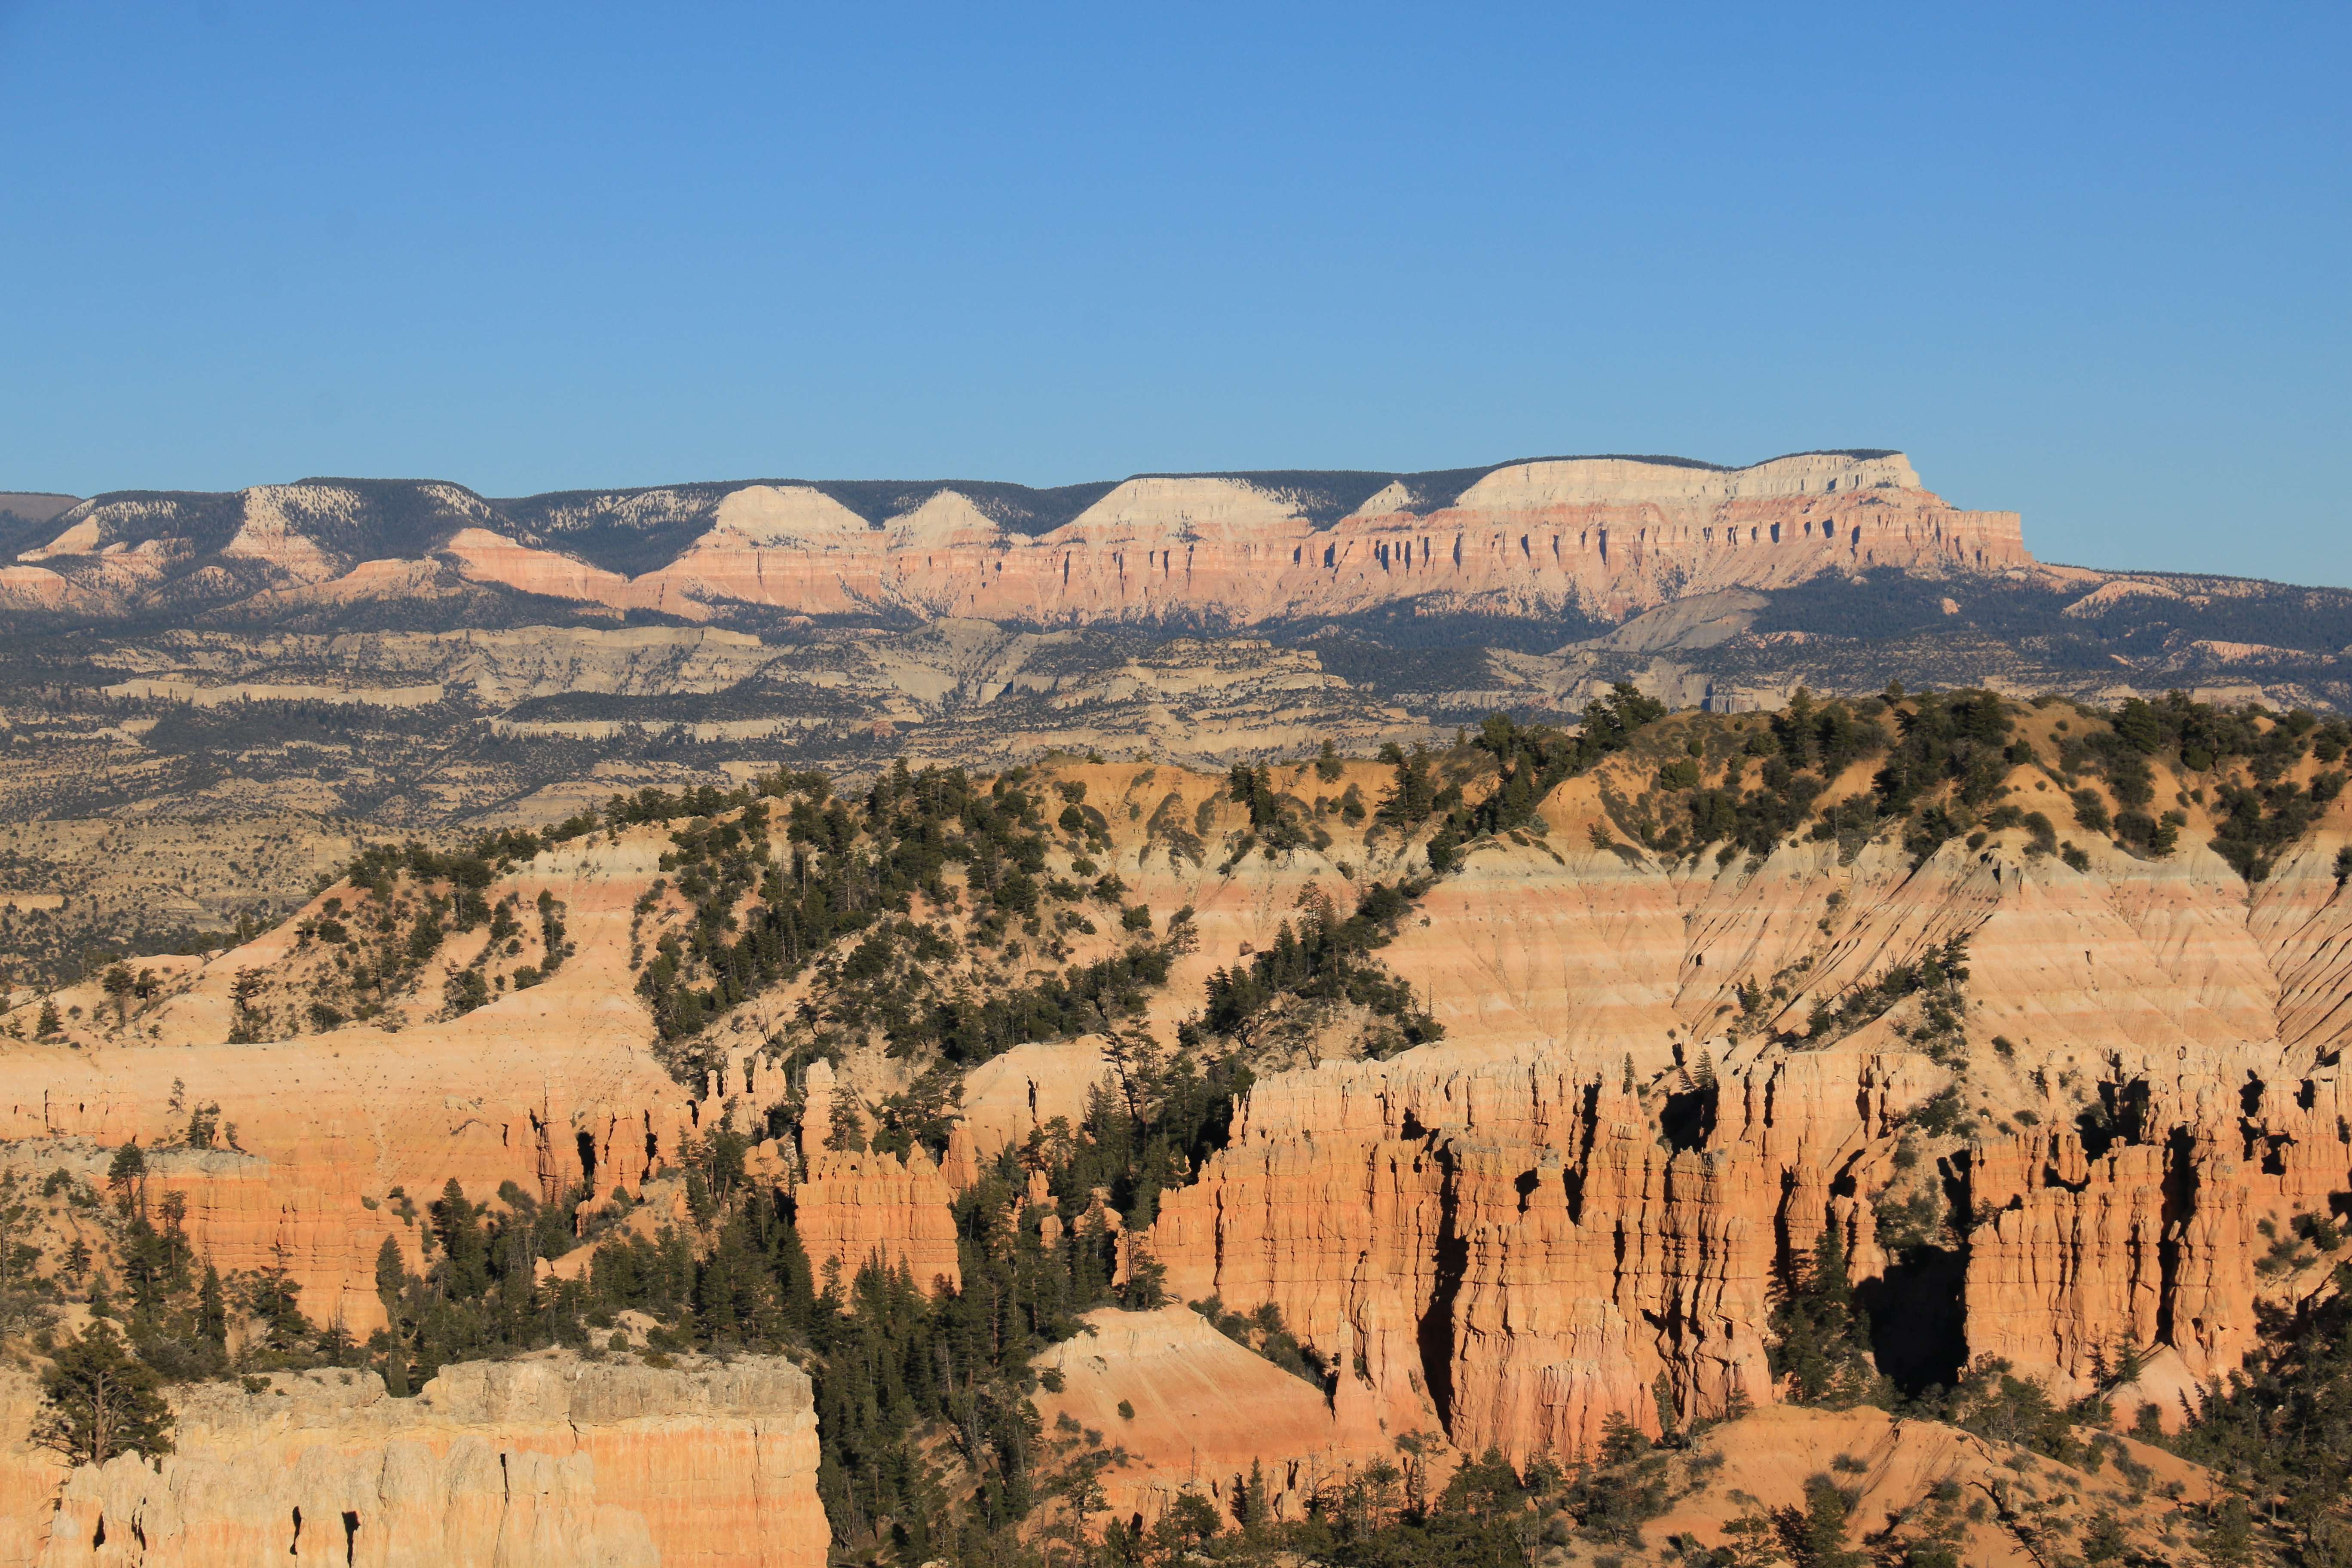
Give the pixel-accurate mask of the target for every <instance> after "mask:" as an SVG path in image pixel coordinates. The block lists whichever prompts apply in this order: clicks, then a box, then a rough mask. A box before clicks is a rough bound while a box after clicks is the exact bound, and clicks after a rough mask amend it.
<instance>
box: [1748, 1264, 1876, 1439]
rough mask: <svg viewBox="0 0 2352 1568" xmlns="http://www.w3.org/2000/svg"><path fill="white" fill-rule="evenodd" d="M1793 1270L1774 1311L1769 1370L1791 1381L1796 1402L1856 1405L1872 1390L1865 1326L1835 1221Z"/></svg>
mask: <svg viewBox="0 0 2352 1568" xmlns="http://www.w3.org/2000/svg"><path fill="white" fill-rule="evenodd" d="M1792 1273H1793V1275H1794V1278H1793V1279H1792V1280H1791V1281H1790V1285H1789V1286H1788V1288H1787V1289H1785V1290H1784V1291H1783V1292H1782V1294H1781V1298H1780V1302H1779V1304H1778V1305H1777V1306H1776V1307H1775V1309H1774V1310H1773V1313H1772V1327H1773V1330H1774V1331H1775V1332H1776V1333H1777V1334H1778V1335H1779V1337H1780V1342H1779V1343H1778V1344H1777V1345H1775V1346H1774V1347H1773V1348H1772V1369H1773V1371H1774V1372H1776V1373H1780V1375H1782V1376H1784V1377H1786V1378H1787V1379H1788V1380H1789V1396H1790V1400H1791V1401H1792V1402H1793V1403H1795V1404H1799V1405H1832V1406H1841V1407H1842V1406H1844V1405H1854V1404H1859V1403H1860V1402H1861V1401H1862V1400H1863V1399H1864V1397H1866V1396H1867V1395H1868V1394H1869V1393H1870V1384H1871V1374H1870V1370H1869V1367H1868V1364H1867V1363H1865V1361H1864V1356H1863V1342H1864V1340H1865V1339H1867V1337H1868V1334H1869V1325H1868V1322H1867V1321H1866V1320H1865V1319H1864V1317H1863V1314H1862V1313H1861V1312H1860V1310H1858V1309H1856V1307H1855V1306H1854V1300H1853V1280H1852V1279H1850V1278H1849V1277H1848V1275H1847V1272H1846V1261H1845V1238H1844V1237H1843V1236H1842V1235H1840V1234H1839V1227H1838V1226H1836V1225H1834V1224H1832V1225H1828V1226H1823V1227H1822V1238H1821V1242H1820V1245H1819V1246H1818V1247H1815V1249H1814V1251H1813V1254H1812V1256H1811V1258H1799V1259H1798V1260H1797V1263H1796V1267H1795V1268H1794V1269H1793V1270H1792Z"/></svg>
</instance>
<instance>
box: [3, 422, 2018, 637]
mask: <svg viewBox="0 0 2352 1568" xmlns="http://www.w3.org/2000/svg"><path fill="white" fill-rule="evenodd" d="M1438 478H1442V477H1437V476H1405V477H1402V478H1400V479H1398V480H1397V481H1396V482H1394V483H1391V484H1389V485H1387V486H1386V487H1384V488H1382V489H1379V490H1378V491H1377V492H1376V493H1373V494H1371V495H1370V497H1369V498H1367V499H1364V500H1360V501H1359V502H1358V503H1357V504H1356V505H1355V507H1354V510H1351V511H1349V513H1347V514H1346V515H1344V516H1339V517H1338V518H1336V519H1333V518H1331V517H1329V516H1328V515H1323V516H1319V517H1318V504H1317V501H1316V500H1315V499H1310V497H1309V495H1308V494H1307V493H1305V492H1302V491H1301V490H1299V489H1295V488H1292V487H1289V486H1286V485H1285V484H1283V483H1282V482H1280V480H1279V479H1277V478H1274V477H1250V476H1233V477H1159V478H1147V479H1129V480H1128V481H1126V482H1125V483H1123V484H1120V485H1117V486H1114V487H1111V488H1110V489H1108V493H1105V494H1103V495H1101V497H1100V499H1099V500H1097V501H1096V502H1095V503H1094V504H1093V505H1092V506H1090V507H1087V509H1086V510H1084V511H1082V512H1081V513H1079V514H1078V515H1077V516H1076V517H1075V518H1073V519H1071V520H1070V521H1067V522H1065V523H1063V524H1061V525H1060V526H1058V527H1055V528H1052V529H1049V530H1047V531H1043V532H1035V533H1031V532H1024V531H1016V530H1014V529H1013V528H1009V527H1007V526H1006V525H1005V522H1004V521H1003V517H1004V516H1005V503H1003V502H992V503H991V504H990V505H989V506H985V507H984V506H983V504H982V502H981V501H980V500H975V499H974V496H973V495H971V494H966V493H965V492H964V491H961V490H958V489H953V488H939V487H931V488H929V489H922V488H920V487H917V488H915V489H913V490H910V491H909V493H908V500H909V501H910V503H911V504H910V505H909V507H908V510H901V511H896V512H893V513H890V514H889V515H887V516H885V517H883V518H882V519H881V521H878V522H869V521H867V518H866V516H864V515H861V514H860V512H858V511H856V510H851V508H850V507H849V506H847V505H845V504H844V502H843V501H842V500H838V499H835V495H833V494H830V493H828V491H827V489H820V488H817V487H813V486H803V485H773V484H755V485H744V486H740V487H696V488H694V489H691V490H682V491H667V492H665V491H649V492H642V493H638V494H635V495H629V496H619V495H614V496H604V497H575V498H569V499H568V500H566V502H565V504H562V505H542V504H540V502H537V501H534V502H521V503H511V506H510V503H491V502H487V501H485V500H482V499H481V498H480V497H478V496H475V495H473V494H472V493H471V492H469V491H467V490H464V489H461V488H459V487H457V486H451V485H438V484H427V485H422V486H416V487H411V489H414V491H415V494H414V495H411V496H409V497H407V498H406V504H405V506H404V507H395V506H393V505H391V504H389V502H388V501H387V500H386V498H385V497H384V496H383V495H379V494H377V493H376V492H377V491H379V490H382V489H384V488H385V487H382V486H375V487H366V486H357V485H351V484H344V483H338V482H311V483H306V484H302V485H290V486H289V485H280V486H264V487H260V488H257V489H251V490H245V491H240V492H237V493H236V495H233V496H211V497H154V496H145V495H141V496H129V497H100V498H99V499H97V500H90V501H85V502H82V503H79V505H77V506H74V507H72V508H69V509H68V510H66V511H64V512H62V513H60V514H59V515H58V518H57V520H56V521H57V522H58V534H57V536H56V537H55V538H54V539H53V540H52V541H51V542H49V543H48V544H47V545H46V546H44V547H42V548H40V549H37V550H33V551H28V552H24V554H23V555H22V556H20V558H19V560H18V562H17V563H15V564H13V565H11V566H8V567H6V568H5V571H0V596H5V605H6V606H7V607H13V608H19V609H37V610H47V611H75V612H80V613H85V614H97V615H108V614H121V613H123V612H125V611H127V610H130V609H131V608H133V607H135V606H137V605H140V604H141V603H142V602H144V601H146V600H148V599H150V598H152V597H153V596H155V595H159V594H163V593H165V592H166V591H167V590H171V591H173V592H179V593H180V594H181V595H182V596H183V597H184V596H185V593H186V588H185V587H184V584H183V579H184V578H189V579H190V581H191V583H193V582H194V579H192V578H190V574H192V573H194V574H196V575H198V576H203V575H204V574H210V575H209V577H207V578H205V581H203V582H202V583H201V584H194V591H195V592H196V593H197V594H198V595H199V596H201V597H202V598H204V599H205V600H208V601H209V600H216V599H223V598H227V599H242V598H253V597H257V596H258V595H277V596H278V598H280V599H283V600H285V601H286V605H296V604H299V605H342V604H347V603H350V602H352V601H354V600H357V599H362V598H368V597H394V598H398V597H418V596H433V595H446V594H448V593H449V592H451V591H452V586H453V584H451V583H449V582H446V581H442V580H440V579H438V578H435V577H433V575H432V574H433V573H434V572H435V571H436V570H438V571H443V572H446V573H449V574H454V575H455V576H456V577H457V583H458V584H460V585H461V584H463V583H465V582H472V583H478V584H497V585H499V586H503V587H507V588H512V589H517V590H520V591H522V592H524V593H529V594H532V595H541V596H543V597H546V598H551V599H560V600H572V601H576V602H583V603H589V604H595V605H604V606H607V607H609V608H611V609H614V610H633V609H635V610H653V611H658V612H662V613H666V614H669V615H677V616H687V617H689V618H700V617H702V616H708V615H709V614H710V613H711V612H712V610H713V609H714V608H715V607H718V606H721V605H766V606H772V607H776V608H780V609H786V610H792V611H797V612H800V613H803V614H806V615H811V616H840V615H859V616H865V615H872V614H876V613H894V614H907V613H912V614H915V615H918V616H922V617H924V618H933V617H940V616H975V617H980V618H983V619H989V620H1000V621H1018V622H1024V623H1031V624H1039V623H1042V624H1045V625H1080V624H1086V623H1088V622H1095V621H1136V620H1143V621H1159V620H1168V619H1171V618H1172V619H1179V620H1181V619H1208V620H1213V621H1217V622H1222V623H1225V624H1248V623H1253V622H1256V621H1262V620H1267V619H1272V618H1278V617H1284V616H1324V615H1346V614H1351V613H1355V612H1359V611H1362V610H1366V609H1370V608H1375V607H1378V606H1381V605H1391V604H1398V603H1403V602H1421V603H1426V604H1429V605H1433V606H1435V607H1440V608H1447V607H1450V608H1470V607H1477V608H1482V609H1486V610H1490V611H1499V612H1502V613H1507V614H1537V613H1543V612H1545V611H1556V610H1558V609H1559V608H1562V607H1564V606H1574V607H1576V608H1578V609H1580V610H1582V611H1584V612H1586V613H1589V614H1593V615H1597V616H1604V617H1606V618H1610V619H1620V618H1622V617H1623V616H1626V615H1629V614H1633V613H1635V612H1638V611H1640V610H1643V609H1646V608H1649V607H1651V606H1653V605H1657V604H1659V603H1662V602H1663V601H1664V600H1665V599H1668V598H1672V597H1675V596H1677V595H1680V594H1682V593H1685V592H1693V591H1696V592H1704V591H1706V590H1710V589H1721V588H1728V587H1736V586H1748V587H1758V586H1785V585H1787V584H1792V583H1798V582H1802V581H1805V580H1807V579H1808V578H1811V577H1812V576H1815V575H1818V574H1821V573H1823V572H1829V571H1837V572H1847V571H1853V570H1855V569H1858V568H1867V567H1872V566H1893V567H1900V568H1904V569H1906V570H1919V571H1927V572H1930V573H1943V572H1950V571H1986V570H1998V569H2000V568H2004V567H2010V566H2018V565H2024V564H2029V563H2031V561H2032V557H2031V556H2029V555H2028V554H2027V553H2026V552H2025V547H2024V543H2023V541H2022V537H2021V532H2020V527H2019V522H2018V518H2017V515H2016V514H2015V513H2013V512H1974V511H1964V510H1959V509H1957V508H1954V507H1951V506H1949V505H1948V504H1946V503H1945V502H1944V501H1943V500H1940V499H1938V498H1937V497H1936V496H1934V495H1932V494H1930V493H1929V492H1927V490H1925V489H1922V488H1921V487H1920V484H1919V479H1918V476H1917V475H1916V473H1914V472H1913V470H1912V468H1911V465H1910V463H1909V461H1908V460H1907V459H1906V458H1904V457H1903V456H1902V455H1901V454H1899V453H1892V452H1883V453H1809V454H1804V455H1801V456H1796V457H1789V458H1775V459H1773V460H1772V461H1769V462H1766V463H1759V464H1757V465H1755V466H1753V467H1751V468H1736V469H1734V468H1715V467H1712V466H1709V465H1705V464H1695V463H1685V462H1680V461H1675V460H1659V459H1649V458H1561V459H1550V460H1545V461H1540V462H1529V463H1516V464H1508V465H1505V466H1503V467H1500V468H1493V469H1490V470H1488V471H1486V473H1485V474H1484V476H1483V477H1480V478H1477V479H1475V482H1474V483H1470V484H1468V485H1467V487H1466V488H1464V486H1463V485H1462V482H1461V478H1460V477H1459V476H1455V477H1454V478H1453V479H1452V482H1450V483H1445V484H1442V485H1440V484H1436V483H1435V482H1434V480H1435V479H1438ZM394 488H397V487H394ZM829 488H830V489H839V487H829ZM971 489H973V490H975V491H979V490H981V489H984V487H971ZM1356 493H1358V494H1360V493H1361V492H1360V490H1359V491H1357V492H1356ZM917 494H919V496H920V499H919V500H915V499H914V498H915V496H916V495H917ZM1320 494H1321V492H1319V491H1318V492H1316V495H1317V497H1320ZM544 500H548V498H541V501H544ZM1016 504H1017V503H1016ZM509 506H510V510H513V513H514V515H512V516H509V515H508V514H507V513H506V512H504V511H501V510H500V508H501V507H509ZM869 510H871V509H870V508H869ZM420 520H421V521H420ZM592 520H593V521H592ZM567 525H568V526H567ZM612 535H619V536H620V537H621V538H622V539H623V540H625V541H626V542H625V543H624V544H619V545H615V544H614V542H613V541H612V540H611V539H610V538H609V537H608V536H612ZM592 536H593V537H595V538H598V539H600V540H603V541H604V543H603V544H602V545H600V546H596V547H592V548H591V549H590V550H589V551H588V552H581V550H580V549H579V546H580V545H581V544H582V543H583V542H585V540H586V539H587V538H589V537H592ZM649 554H650V559H649V558H648V556H649ZM593 555H601V556H602V557H604V561H603V562H602V563H600V562H599V561H597V560H595V559H592V556H593ZM419 570H422V571H424V572H425V577H418V576H417V575H416V572H417V571H419ZM428 579H430V580H428Z"/></svg>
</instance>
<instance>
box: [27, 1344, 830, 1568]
mask: <svg viewBox="0 0 2352 1568" xmlns="http://www.w3.org/2000/svg"><path fill="white" fill-rule="evenodd" d="M174 1397H175V1403H176V1405H177V1415H178V1417H179V1423H178V1429H177V1433H176V1443H177V1449H176V1451H175V1452H174V1453H172V1454H170V1455H167V1456H164V1457H163V1458H160V1459H156V1460H152V1461H151V1460H146V1459H142V1458H137V1457H135V1456H126V1457H123V1458H117V1459H114V1460H112V1461H110V1463H108V1464H106V1465H104V1466H101V1467H96V1468H92V1467H82V1468H77V1469H75V1470H73V1471H72V1472H70V1473H69V1474H61V1473H60V1472H58V1470H56V1468H54V1467H48V1466H46V1465H45V1462H44V1461H43V1460H42V1459H40V1458H37V1457H26V1458H19V1459H18V1461H17V1463H18V1467H19V1468H26V1467H32V1468H39V1469H40V1470H41V1471H42V1479H46V1481H47V1489H49V1490H50V1491H51V1492H54V1493H56V1494H57V1499H58V1500H57V1501H56V1504H55V1512H54V1514H52V1513H50V1512H49V1507H48V1505H47V1503H46V1502H44V1503H42V1504H41V1505H40V1506H39V1507H38V1508H37V1510H35V1511H34V1515H33V1519H32V1521H30V1522H29V1523H28V1522H27V1521H24V1520H15V1521H12V1523H13V1524H14V1525H16V1526H17V1527H19V1528H18V1533H16V1535H15V1536H13V1537H12V1538H10V1543H11V1544H14V1545H16V1546H17V1547H18V1548H19V1550H20V1551H23V1552H24V1554H23V1555H16V1556H10V1557H6V1558H5V1559H0V1561H6V1562H11V1563H27V1564H32V1563H37V1564H39V1565H40V1568H78V1565H81V1564H89V1565H90V1568H108V1565H114V1564H123V1565H129V1564H147V1565H151V1568H165V1565H170V1568H215V1565H218V1568H228V1565H230V1564H236V1565H239V1568H242V1565H244V1564H248V1563H259V1562H265V1561H267V1562H278V1561H281V1560H291V1561H292V1562H295V1563H337V1564H344V1563H349V1564H353V1565H356V1568H430V1565H437V1564H442V1563H501V1564H509V1565H511V1568H651V1565H653V1564H656V1563H660V1564H663V1565H664V1568H678V1565H688V1568H722V1565H733V1564H747V1565H748V1564H761V1565H763V1568H819V1565H820V1564H822V1563H824V1561H825V1553H826V1548H827V1544H828V1542H829V1540H830V1536H829V1532H828V1530H827V1527H826V1523H825V1518H824V1510H823V1508H822V1507H820V1506H819V1504H818V1501H817V1495H816V1470H817V1431H816V1416H815V1414H814V1408H813V1405H812V1403H811V1397H810V1389H809V1382H808V1378H807V1376H806V1374H805V1373H802V1372H801V1371H800V1369H799V1368H797V1367H795V1366H793V1365H792V1364H791V1363H788V1362H785V1361H782V1360H780V1359H777V1358H773V1357H760V1356H749V1357H741V1358H739V1359H737V1360H735V1361H733V1362H730V1363H727V1364H725V1365H704V1366H700V1367H696V1368H693V1369H690V1370H656V1369H654V1368H652V1367H647V1366H641V1365H635V1364H618V1363H586V1362H582V1361H579V1360H577V1359H574V1358H572V1357H568V1356H549V1357H541V1358H534V1359H531V1360H529V1361H522V1362H506V1363H461V1364H458V1365H454V1366H449V1367H446V1368H444V1369H443V1370H442V1373H441V1374H440V1375H439V1376H438V1377H436V1378H435V1379H434V1380H433V1381H432V1382H430V1383H428V1384H425V1388H424V1389H423V1391H422V1392H421V1393H420V1394H418V1395H417V1396H416V1397H415V1398H414V1399H391V1398H387V1397H386V1396H385V1394H384V1392H383V1384H382V1383H381V1382H380V1381H379V1380H378V1379H377V1378H376V1377H375V1376H374V1374H373V1373H352V1372H336V1371H323V1372H311V1373H279V1374H278V1375H276V1376H274V1377H272V1378H271V1379H269V1386H268V1388H265V1389H263V1390H261V1391H259V1392H256V1393H247V1392H246V1391H245V1390H243V1389H242V1388H240V1387H238V1386H237V1385H236V1384H199V1385H195V1386H192V1387H188V1388H184V1389H181V1390H177V1391H175V1395H174ZM60 1482H62V1489H61V1490H59V1483H60ZM24 1490H25V1489H21V1488H18V1489H12V1495H15V1494H16V1493H18V1492H22V1491H24ZM27 1549H29V1550H27Z"/></svg>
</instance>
